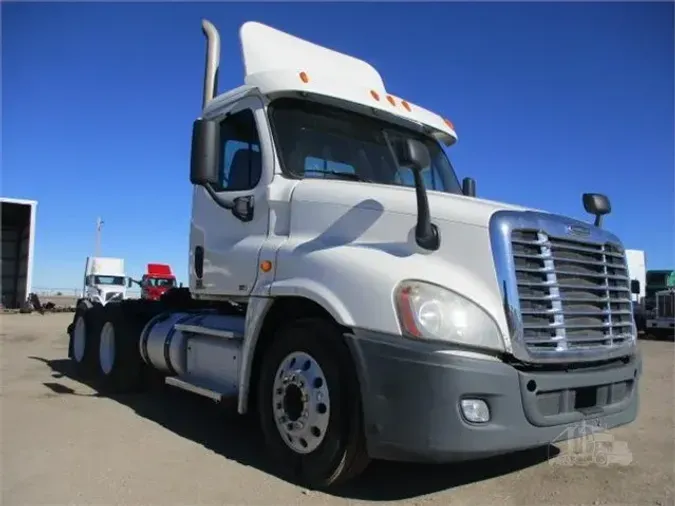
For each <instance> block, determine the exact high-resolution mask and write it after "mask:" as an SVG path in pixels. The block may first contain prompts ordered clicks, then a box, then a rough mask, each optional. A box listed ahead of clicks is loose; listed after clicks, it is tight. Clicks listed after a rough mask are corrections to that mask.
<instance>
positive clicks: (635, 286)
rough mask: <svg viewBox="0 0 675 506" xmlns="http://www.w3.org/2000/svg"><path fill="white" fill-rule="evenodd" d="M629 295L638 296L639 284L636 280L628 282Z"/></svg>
mask: <svg viewBox="0 0 675 506" xmlns="http://www.w3.org/2000/svg"><path fill="white" fill-rule="evenodd" d="M630 293H633V294H636V295H639V294H640V282H639V281H638V280H637V279H631V280H630Z"/></svg>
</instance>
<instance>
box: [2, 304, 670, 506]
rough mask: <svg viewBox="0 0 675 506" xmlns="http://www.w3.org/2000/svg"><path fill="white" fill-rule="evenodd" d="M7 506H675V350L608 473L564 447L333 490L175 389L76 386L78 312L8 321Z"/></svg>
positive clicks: (616, 433)
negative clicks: (280, 474) (116, 391)
mask: <svg viewBox="0 0 675 506" xmlns="http://www.w3.org/2000/svg"><path fill="white" fill-rule="evenodd" d="M0 318H1V323H0V326H1V333H0V342H1V343H2V348H1V356H2V369H1V373H2V378H1V379H2V393H1V396H2V403H1V409H2V415H1V420H2V433H1V434H2V441H1V447H0V452H1V453H0V455H1V456H2V460H1V463H2V468H1V481H2V504H3V505H7V506H27V505H42V504H51V505H61V504H99V505H111V504H126V505H140V504H155V505H161V506H169V505H174V504H175V505H179V504H181V505H183V504H214V505H215V504H218V505H226V504H227V505H230V504H231V505H261V506H262V505H275V506H276V505H312V506H315V505H346V504H365V503H382V504H386V503H392V504H409V505H438V506H449V505H460V504H461V505H466V504H470V505H493V504H494V505H499V506H508V505H519V506H524V505H540V504H560V505H571V504H576V505H579V504H594V505H595V504H626V505H643V504H651V505H659V506H665V505H672V504H674V501H673V497H674V484H673V462H674V460H673V457H674V442H673V441H674V437H673V436H674V428H675V425H674V423H673V415H674V410H673V404H674V402H673V364H674V355H673V347H674V345H673V343H672V342H657V341H640V347H641V349H642V353H643V357H644V375H643V377H642V381H641V385H640V390H641V395H642V398H641V408H640V414H639V417H638V419H637V421H636V422H634V423H633V424H631V425H629V426H626V427H620V428H617V429H614V430H612V431H610V432H609V433H608V434H610V436H613V437H614V441H615V443H616V444H614V446H613V448H615V453H616V455H615V458H616V459H617V460H618V461H619V462H618V463H613V464H610V465H599V464H598V463H597V462H596V463H593V462H591V461H588V465H580V464H579V463H577V464H574V465H573V464H570V463H569V461H568V460H566V457H568V456H570V455H571V454H574V453H575V451H574V450H573V449H571V447H570V445H568V444H562V445H558V446H557V447H554V446H552V447H548V448H544V449H542V450H537V451H532V452H526V453H523V454H516V455H509V456H506V457H502V458H497V459H490V460H487V461H485V460H484V461H479V462H474V463H471V464H458V465H442V466H441V465H437V466H421V465H410V464H405V465H403V464H394V463H384V462H376V463H374V464H372V465H371V467H370V468H369V470H368V471H367V472H366V474H365V475H364V476H363V477H362V478H361V479H359V480H358V481H357V482H355V483H354V484H351V485H349V486H348V487H346V488H343V489H340V490H337V491H335V492H333V493H331V494H324V493H318V492H314V491H308V490H305V489H302V488H299V487H297V486H295V485H293V484H291V483H288V482H285V481H283V480H281V479H279V478H277V477H275V476H274V475H273V474H271V473H270V471H269V469H268V468H267V464H266V457H265V450H264V448H263V447H262V445H261V444H260V436H259V434H258V432H257V430H256V429H255V428H254V427H251V426H247V424H246V422H245V421H244V420H243V419H240V418H239V417H238V416H237V415H236V414H235V413H234V412H233V411H231V410H228V409H226V408H223V407H220V406H217V405H215V404H213V403H212V402H211V401H209V400H208V399H202V398H199V397H195V396H193V395H191V394H188V393H184V392H180V391H173V390H169V391H168V392H165V393H160V394H155V395H150V394H142V395H130V396H124V397H119V398H116V399H111V398H106V397H99V396H97V394H96V392H95V391H93V390H92V389H91V388H90V387H88V386H86V385H84V384H82V383H80V382H78V381H76V380H74V379H72V378H71V377H70V376H71V372H70V371H71V370H70V367H69V361H68V360H67V337H66V334H65V328H66V326H67V324H68V323H69V322H70V320H71V318H72V314H52V315H45V316H40V315H38V314H31V315H3V316H2V317H0Z"/></svg>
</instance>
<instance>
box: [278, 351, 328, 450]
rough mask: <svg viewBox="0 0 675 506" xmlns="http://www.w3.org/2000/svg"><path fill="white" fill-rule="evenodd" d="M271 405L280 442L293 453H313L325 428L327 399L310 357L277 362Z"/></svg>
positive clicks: (320, 373) (321, 377) (304, 355)
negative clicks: (280, 438)
mask: <svg viewBox="0 0 675 506" xmlns="http://www.w3.org/2000/svg"><path fill="white" fill-rule="evenodd" d="M272 402H273V409H274V418H275V422H276V425H277V429H278V430H279V433H280V434H281V437H282V438H283V440H284V442H285V443H286V444H287V445H288V446H289V447H290V448H291V449H292V450H293V451H295V452H297V453H303V454H306V453H310V452H312V451H314V450H316V448H318V447H319V445H320V444H321V442H322V441H323V439H324V437H325V434H326V430H327V428H328V421H329V419H330V395H329V392H328V386H327V385H326V379H325V376H324V373H323V370H322V369H321V367H320V366H319V364H318V363H317V362H316V360H314V358H313V357H311V356H310V355H308V354H307V353H304V352H295V353H291V354H290V355H288V356H287V357H286V358H284V360H282V361H281V365H280V366H279V368H278V369H277V374H276V376H275V380H274V392H273V395H272Z"/></svg>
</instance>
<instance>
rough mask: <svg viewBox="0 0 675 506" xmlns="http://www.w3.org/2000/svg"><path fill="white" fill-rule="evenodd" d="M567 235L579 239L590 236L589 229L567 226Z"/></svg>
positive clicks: (579, 226) (580, 226)
mask: <svg viewBox="0 0 675 506" xmlns="http://www.w3.org/2000/svg"><path fill="white" fill-rule="evenodd" d="M567 233H568V234H572V235H576V236H579V237H587V236H589V235H591V229H590V228H588V227H584V226H582V225H567Z"/></svg>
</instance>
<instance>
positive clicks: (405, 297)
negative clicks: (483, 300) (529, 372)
mask: <svg viewBox="0 0 675 506" xmlns="http://www.w3.org/2000/svg"><path fill="white" fill-rule="evenodd" d="M395 298H396V310H397V313H398V319H399V322H400V324H401V328H402V329H403V332H404V333H405V334H406V335H407V336H408V337H414V338H418V339H433V340H435V341H448V342H452V343H457V344H464V345H467V346H472V347H478V348H490V349H492V350H504V342H503V340H502V336H501V332H500V331H499V328H498V327H497V324H496V322H495V321H494V320H493V319H492V317H490V315H489V314H487V313H486V312H485V311H484V310H483V309H482V308H481V307H479V306H478V305H476V304H475V303H473V302H471V301H470V300H468V299H466V298H464V297H462V296H461V295H459V294H458V293H455V292H451V291H450V290H447V289H445V288H442V287H440V286H437V285H432V284H431V283H424V282H422V281H404V282H402V283H401V284H400V285H399V287H398V288H397V290H396V294H395Z"/></svg>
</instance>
